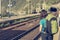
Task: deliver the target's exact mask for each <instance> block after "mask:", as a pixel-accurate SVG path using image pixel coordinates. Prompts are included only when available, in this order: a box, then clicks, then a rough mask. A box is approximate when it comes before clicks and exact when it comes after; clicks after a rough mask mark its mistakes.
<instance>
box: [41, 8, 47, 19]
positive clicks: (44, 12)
mask: <svg viewBox="0 0 60 40" xmlns="http://www.w3.org/2000/svg"><path fill="white" fill-rule="evenodd" d="M40 13H41V14H40V17H41V19H42V18H45V17H46V16H47V11H46V10H44V9H43V10H42V11H41V12H40Z"/></svg>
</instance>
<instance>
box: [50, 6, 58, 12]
mask: <svg viewBox="0 0 60 40" xmlns="http://www.w3.org/2000/svg"><path fill="white" fill-rule="evenodd" d="M49 11H50V12H56V11H57V8H55V7H51V8H50V9H49Z"/></svg>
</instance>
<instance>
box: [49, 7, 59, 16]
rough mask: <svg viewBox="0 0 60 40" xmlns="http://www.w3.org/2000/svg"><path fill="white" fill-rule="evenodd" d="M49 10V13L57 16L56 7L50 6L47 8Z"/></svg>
mask: <svg viewBox="0 0 60 40" xmlns="http://www.w3.org/2000/svg"><path fill="white" fill-rule="evenodd" d="M49 11H50V13H52V14H53V15H54V16H57V14H58V13H57V8H55V7H51V8H50V9H49Z"/></svg>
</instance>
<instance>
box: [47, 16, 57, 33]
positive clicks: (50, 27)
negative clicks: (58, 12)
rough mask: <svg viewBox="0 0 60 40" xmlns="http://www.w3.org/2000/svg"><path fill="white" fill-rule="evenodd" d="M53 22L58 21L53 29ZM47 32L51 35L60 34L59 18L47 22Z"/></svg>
mask: <svg viewBox="0 0 60 40" xmlns="http://www.w3.org/2000/svg"><path fill="white" fill-rule="evenodd" d="M53 21H56V22H55V24H56V25H55V27H53V26H52V25H53V24H51V22H53ZM53 28H54V29H53ZM53 30H55V31H53ZM46 32H47V33H49V34H56V33H57V32H58V24H57V18H55V17H53V18H51V19H50V20H47V21H46Z"/></svg>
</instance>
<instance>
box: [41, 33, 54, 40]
mask: <svg viewBox="0 0 60 40" xmlns="http://www.w3.org/2000/svg"><path fill="white" fill-rule="evenodd" d="M41 37H42V40H53V35H52V34H48V33H41Z"/></svg>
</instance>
